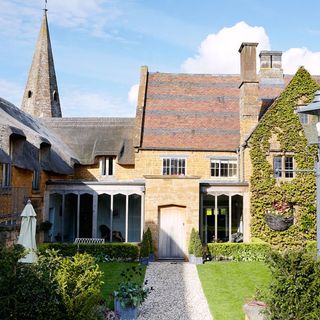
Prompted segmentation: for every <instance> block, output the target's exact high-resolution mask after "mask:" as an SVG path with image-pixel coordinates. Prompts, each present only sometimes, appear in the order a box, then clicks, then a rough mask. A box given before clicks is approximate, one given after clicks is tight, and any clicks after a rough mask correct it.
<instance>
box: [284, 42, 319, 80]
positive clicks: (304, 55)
mask: <svg viewBox="0 0 320 320" xmlns="http://www.w3.org/2000/svg"><path fill="white" fill-rule="evenodd" d="M282 66H283V70H284V72H285V73H286V74H294V73H296V71H297V70H298V68H299V67H300V66H304V67H305V68H306V69H307V70H308V71H309V72H310V73H311V74H317V75H318V74H320V52H319V51H318V52H312V51H310V50H308V49H307V48H291V49H289V50H287V51H285V52H284V53H283V55H282Z"/></svg>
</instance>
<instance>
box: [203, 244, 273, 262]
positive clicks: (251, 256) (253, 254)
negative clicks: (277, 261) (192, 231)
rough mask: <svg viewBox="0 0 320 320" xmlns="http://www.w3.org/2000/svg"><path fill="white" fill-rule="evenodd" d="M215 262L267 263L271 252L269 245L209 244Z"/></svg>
mask: <svg viewBox="0 0 320 320" xmlns="http://www.w3.org/2000/svg"><path fill="white" fill-rule="evenodd" d="M208 251H209V254H210V255H211V257H212V258H213V259H214V260H221V259H226V260H227V259H228V260H236V261H265V259H266V258H267V257H268V256H269V254H270V252H271V246H270V245H269V244H267V243H230V242H227V243H208Z"/></svg>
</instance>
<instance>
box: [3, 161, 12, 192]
mask: <svg viewBox="0 0 320 320" xmlns="http://www.w3.org/2000/svg"><path fill="white" fill-rule="evenodd" d="M2 170H3V176H2V186H3V187H9V186H10V185H11V164H10V163H4V164H3V165H2Z"/></svg>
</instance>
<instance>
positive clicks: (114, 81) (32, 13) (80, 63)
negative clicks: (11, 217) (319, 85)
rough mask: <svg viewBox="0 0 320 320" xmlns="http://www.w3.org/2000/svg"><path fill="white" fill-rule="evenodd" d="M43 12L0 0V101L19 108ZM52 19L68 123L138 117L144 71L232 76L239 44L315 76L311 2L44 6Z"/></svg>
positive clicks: (91, 0) (319, 57)
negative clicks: (274, 54) (278, 55)
mask: <svg viewBox="0 0 320 320" xmlns="http://www.w3.org/2000/svg"><path fill="white" fill-rule="evenodd" d="M302 4H306V5H302ZM43 6H44V1H42V0H28V1H25V0H0V41H1V47H0V48H1V49H0V53H1V54H0V96H1V97H3V98H5V99H7V100H9V101H11V102H13V103H14V104H16V105H17V106H19V105H20V103H21V97H22V94H23V88H24V85H25V83H26V80H27V75H28V71H29V67H30V64H31V60H32V55H33V51H34V47H35V43H36V39H37V35H38V32H39V28H40V24H41V19H42V14H43V13H42V11H41V8H43ZM48 10H49V11H48V19H49V28H50V34H51V42H52V46H53V53H54V59H55V67H56V73H57V79H58V85H59V92H60V99H61V105H62V112H63V114H64V115H65V116H134V113H135V96H136V89H137V86H135V85H136V84H137V83H138V81H139V73H140V66H142V65H148V67H149V70H150V71H161V72H194V73H202V72H203V73H237V72H238V70H239V57H238V52H237V49H238V48H239V46H240V43H241V42H242V41H258V42H259V43H260V48H258V50H262V49H266V50H270V49H272V50H280V51H283V52H284V54H283V67H284V71H285V72H286V73H294V72H295V70H296V69H297V68H298V66H299V65H305V66H306V67H307V69H309V71H310V72H311V73H313V74H320V24H319V16H320V13H319V12H320V2H319V1H316V0H309V1H305V2H301V1H295V0H293V1H291V2H288V1H279V0H278V1H275V0H269V1H260V0H238V1H236V0H225V1H217V0H216V1H214V0H201V1H191V0H190V1H189V0H180V1H178V0H171V1H170V0H161V1H159V0H157V1H156V0H148V1H147V0H144V1H143V0H140V1H139V0H48ZM129 92H131V94H130V101H129V100H128V94H129Z"/></svg>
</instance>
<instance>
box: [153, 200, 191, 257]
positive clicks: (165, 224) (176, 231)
mask: <svg viewBox="0 0 320 320" xmlns="http://www.w3.org/2000/svg"><path fill="white" fill-rule="evenodd" d="M184 216H185V208H182V207H176V206H170V207H164V208H161V209H160V232H159V258H160V259H179V258H183V257H184V239H185V231H184Z"/></svg>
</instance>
